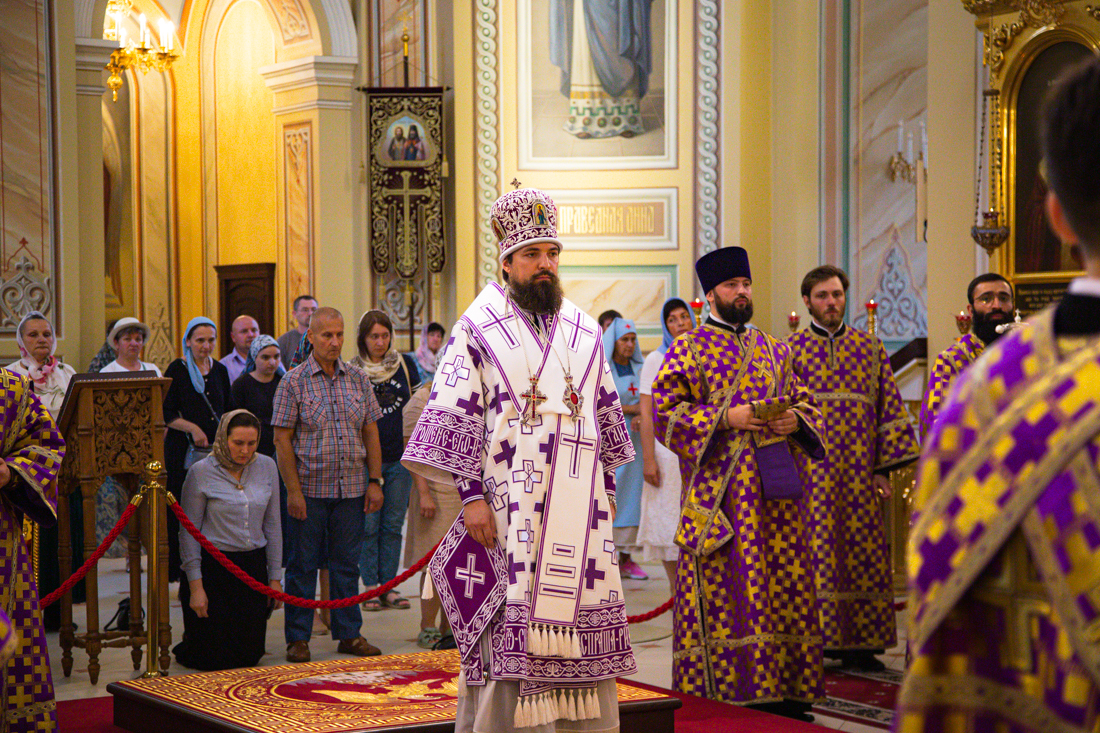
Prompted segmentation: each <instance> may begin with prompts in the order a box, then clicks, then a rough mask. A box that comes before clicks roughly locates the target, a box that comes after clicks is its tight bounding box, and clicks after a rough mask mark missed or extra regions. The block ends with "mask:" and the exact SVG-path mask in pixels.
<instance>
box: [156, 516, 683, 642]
mask: <svg viewBox="0 0 1100 733" xmlns="http://www.w3.org/2000/svg"><path fill="white" fill-rule="evenodd" d="M168 506H170V507H171V508H172V511H173V512H175V513H176V518H177V519H179V520H180V524H181V525H183V527H184V528H185V529H186V530H187V532H188V534H190V535H191V536H192V537H194V538H195V541H196V542H198V543H199V544H200V545H202V549H204V550H206V551H207V552H209V553H210V556H211V557H213V558H214V559H215V560H217V561H218V562H219V563H221V565H222V567H224V568H225V569H226V570H228V571H229V572H230V573H232V574H233V575H235V576H236V577H237V579H238V580H240V581H241V582H242V583H244V584H245V585H247V586H248V587H249V588H251V589H252V590H254V591H256V592H257V593H262V594H264V595H265V596H267V597H268V598H274V599H276V600H279V601H282V602H283V603H289V604H290V605H292V606H299V607H301V608H347V607H348V606H352V605H355V604H356V603H362V602H363V601H366V600H368V599H371V598H377V597H378V596H381V595H385V594H386V593H389V592H390V591H391V590H393V589H394V588H396V587H397V586H399V585H401V584H402V583H404V582H405V581H406V580H408V579H409V578H411V577H412V576H413V575H416V574H417V573H418V572H420V571H421V570H423V569H424V566H425V565H427V564H428V562H429V561H430V560H431V559H432V555H434V554H435V551H436V549H437V548H438V547H439V545H438V544H436V546H435V547H433V548H432V549H431V550H429V551H428V554H427V555H425V556H424V557H422V558H420V560H418V561H417V562H416V563H415V564H414V565H413V566H412V567H410V568H409V569H408V570H406V571H405V572H404V573H402V574H401V575H398V576H397V577H396V578H394V579H393V580H391V581H390V582H388V583H385V584H383V585H380V586H378V587H377V588H375V589H374V590H368V591H366V592H365V593H360V594H359V595H357V596H352V597H350V598H339V599H337V600H333V601H315V600H313V599H311V598H298V597H297V596H291V595H287V594H286V593H283V592H281V591H277V590H275V589H274V588H271V587H269V586H266V585H264V584H263V583H261V582H260V581H258V580H256V579H255V578H253V577H252V576H251V575H249V574H248V573H246V572H245V571H244V570H241V568H240V567H238V566H237V565H236V563H234V562H233V561H232V560H230V559H229V558H228V557H226V556H225V554H224V553H223V552H222V551H221V550H219V549H218V548H217V547H214V545H213V544H211V542H210V540H208V539H206V537H204V536H203V534H202V532H200V531H199V529H198V527H196V526H195V525H194V523H192V522H191V519H190V518H189V517H188V516H187V514H186V513H185V512H184V511H183V507H181V506H180V505H179V504H178V503H176V502H174V501H173V502H169V504H168ZM672 600H673V599H671V598H669V599H668V602H666V603H664V604H663V605H661V606H659V607H657V608H655V609H653V610H652V611H650V612H649V613H643V614H642V615H640V616H627V617H626V621H627V623H630V624H636V623H642V622H644V621H649V620H650V619H654V618H657V617H658V616H660V615H661V614H663V613H665V612H666V611H668V610H669V609H670V608H672Z"/></svg>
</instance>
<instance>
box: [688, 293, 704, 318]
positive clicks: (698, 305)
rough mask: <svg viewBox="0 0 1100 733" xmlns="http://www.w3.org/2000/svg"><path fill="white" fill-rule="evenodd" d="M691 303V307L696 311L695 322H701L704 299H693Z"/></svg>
mask: <svg viewBox="0 0 1100 733" xmlns="http://www.w3.org/2000/svg"><path fill="white" fill-rule="evenodd" d="M689 305H690V306H691V309H692V310H693V311H695V322H696V323H701V322H702V320H703V299H702V298H696V299H695V300H693V301H691V303H689Z"/></svg>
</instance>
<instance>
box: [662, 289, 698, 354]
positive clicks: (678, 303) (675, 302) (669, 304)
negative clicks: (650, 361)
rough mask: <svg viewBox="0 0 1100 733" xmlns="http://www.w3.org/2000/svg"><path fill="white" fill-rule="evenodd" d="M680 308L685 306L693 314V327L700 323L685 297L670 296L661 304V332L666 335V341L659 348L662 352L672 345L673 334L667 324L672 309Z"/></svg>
mask: <svg viewBox="0 0 1100 733" xmlns="http://www.w3.org/2000/svg"><path fill="white" fill-rule="evenodd" d="M678 308H683V309H684V310H686V311H687V312H688V315H689V316H691V326H692V328H695V327H696V326H698V325H699V322H698V321H696V320H695V313H694V312H692V310H691V308H690V307H689V306H688V304H687V303H685V302H684V299H683V298H669V299H668V300H666V301H665V304H664V305H663V306H661V333H663V334H664V335H665V338H664V341H662V342H661V345H660V346H659V347H658V348H657V351H659V352H660V353H662V354H664V353H666V352H667V351H668V347H669V346H672V334H671V333H669V332H668V325H667V324H668V316H669V314H671V313H672V311H674V310H677V309H678Z"/></svg>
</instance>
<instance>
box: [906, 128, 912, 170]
mask: <svg viewBox="0 0 1100 733" xmlns="http://www.w3.org/2000/svg"><path fill="white" fill-rule="evenodd" d="M905 159H906V160H907V161H909V162H910V163H912V162H913V133H909V134H908V135H907V136H906V138H905Z"/></svg>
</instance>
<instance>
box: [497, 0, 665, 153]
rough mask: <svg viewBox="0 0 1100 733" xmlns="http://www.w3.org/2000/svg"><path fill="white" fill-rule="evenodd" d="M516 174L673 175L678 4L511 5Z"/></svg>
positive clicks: (606, 0) (619, 0) (579, 1)
mask: <svg viewBox="0 0 1100 733" xmlns="http://www.w3.org/2000/svg"><path fill="white" fill-rule="evenodd" d="M517 11H518V13H517V16H518V24H519V29H518V30H519V34H518V48H517V51H518V59H517V60H518V65H517V71H518V74H519V79H518V85H517V88H518V91H519V100H518V102H519V115H518V116H519V124H520V131H519V168H520V169H533V170H578V169H583V170H593V169H600V170H615V169H628V168H675V167H676V165H677V164H676V123H677V115H676V104H675V102H676V64H675V60H676V3H675V2H671V0H519V1H518V3H517Z"/></svg>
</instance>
